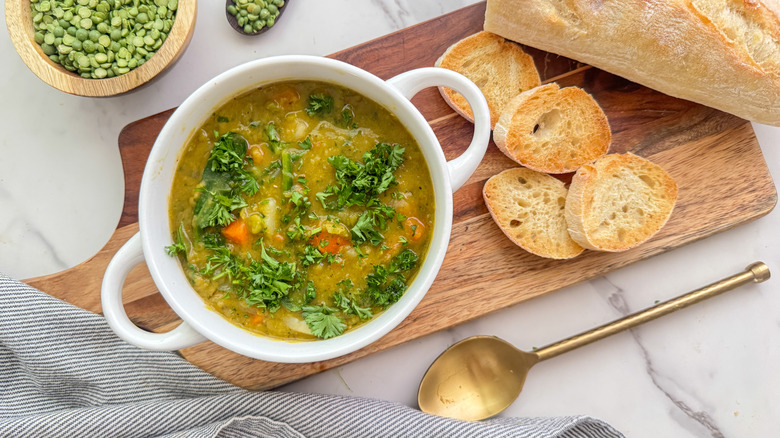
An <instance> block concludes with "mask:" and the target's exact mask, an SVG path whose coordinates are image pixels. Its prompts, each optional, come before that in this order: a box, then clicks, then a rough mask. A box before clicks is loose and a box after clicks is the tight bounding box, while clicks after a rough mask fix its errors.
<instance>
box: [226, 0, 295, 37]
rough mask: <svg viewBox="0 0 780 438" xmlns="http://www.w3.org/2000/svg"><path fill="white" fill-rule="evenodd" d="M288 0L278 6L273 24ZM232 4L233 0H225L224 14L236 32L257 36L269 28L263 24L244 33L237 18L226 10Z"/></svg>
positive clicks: (277, 19)
mask: <svg viewBox="0 0 780 438" xmlns="http://www.w3.org/2000/svg"><path fill="white" fill-rule="evenodd" d="M289 2H290V1H289V0H285V2H284V4H283V5H282V6H281V7H279V14H278V15H277V16H276V19H275V20H274V26H276V23H278V22H279V19H280V18H281V17H282V14H283V13H284V11H285V10H286V9H287V4H288V3H289ZM232 4H234V2H233V0H225V16H226V17H227V21H228V24H230V27H232V28H233V30H235V31H236V32H238V33H240V34H241V35H245V36H258V35H260V34H263V33H265V32H268V31H269V30H270V29H271V28H270V27H268V26H263V27H262V28H260V30H258V31H255V32H252V33H246V32H244V27H243V26H239V24H238V18H237V17H236V16H234V15H232V14H231V13H230V12H228V9H227V8H228V6H230V5H232Z"/></svg>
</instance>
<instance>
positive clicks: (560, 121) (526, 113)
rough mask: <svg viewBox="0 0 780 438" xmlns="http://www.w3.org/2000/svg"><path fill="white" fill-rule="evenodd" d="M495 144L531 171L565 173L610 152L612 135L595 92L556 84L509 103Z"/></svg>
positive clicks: (533, 91) (521, 96) (501, 120)
mask: <svg viewBox="0 0 780 438" xmlns="http://www.w3.org/2000/svg"><path fill="white" fill-rule="evenodd" d="M493 141H494V142H495V143H496V146H498V148H499V149H501V151H502V152H503V153H504V154H506V155H507V156H508V157H509V158H511V159H513V160H514V161H516V162H518V163H520V164H522V165H523V166H525V167H528V168H529V169H534V170H538V171H539V172H545V173H566V172H574V171H575V170H577V169H578V168H579V167H580V166H582V165H583V164H585V163H589V162H591V161H593V160H595V159H596V158H598V157H601V156H603V155H604V154H606V153H607V151H608V150H609V144H610V142H611V141H612V132H611V131H610V128H609V122H608V121H607V116H606V115H605V114H604V111H602V109H601V107H600V106H599V104H598V103H596V101H595V100H594V99H593V97H592V96H591V95H590V94H588V93H587V92H586V91H585V90H583V89H581V88H577V87H566V88H559V87H558V85H557V84H555V83H551V84H547V85H543V86H541V87H537V88H534V89H532V90H528V91H525V92H523V93H521V94H519V95H517V96H516V97H515V98H513V99H512V100H511V101H510V102H509V103H507V105H506V106H505V107H504V111H503V112H502V113H501V116H500V117H499V119H498V123H496V126H495V127H494V129H493Z"/></svg>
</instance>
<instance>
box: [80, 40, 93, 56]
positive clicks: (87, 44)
mask: <svg viewBox="0 0 780 438" xmlns="http://www.w3.org/2000/svg"><path fill="white" fill-rule="evenodd" d="M81 45H82V47H83V48H84V51H85V52H87V53H94V52H95V43H93V42H92V40H85V41H83V42H82V43H81Z"/></svg>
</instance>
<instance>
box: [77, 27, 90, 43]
mask: <svg viewBox="0 0 780 438" xmlns="http://www.w3.org/2000/svg"><path fill="white" fill-rule="evenodd" d="M76 38H77V39H78V40H79V41H81V42H84V41H86V39H87V38H89V32H88V31H86V30H84V29H78V30H76Z"/></svg>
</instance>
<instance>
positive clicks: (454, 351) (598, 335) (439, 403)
mask: <svg viewBox="0 0 780 438" xmlns="http://www.w3.org/2000/svg"><path fill="white" fill-rule="evenodd" d="M769 277H770V273H769V268H768V267H767V265H766V264H764V263H762V262H756V263H753V264H751V265H750V266H748V267H747V268H745V270H744V271H742V272H740V273H738V274H734V275H732V276H730V277H727V278H724V279H723V280H720V281H718V282H715V283H712V284H710V285H708V286H705V287H703V288H700V289H696V290H694V291H692V292H689V293H687V294H685V295H683V296H681V297H678V298H674V299H672V300H669V301H665V302H663V303H661V304H657V305H655V306H653V307H650V308H649V309H646V310H643V311H641V312H637V313H634V314H631V315H628V316H626V317H624V318H621V319H618V320H617V321H614V322H611V323H608V324H605V325H602V326H600V327H597V328H595V329H593V330H590V331H587V332H584V333H581V334H579V335H575V336H572V337H570V338H568V339H564V340H563V341H560V342H556V343H554V344H551V345H548V346H546V347H542V348H540V349H538V350H535V351H534V352H533V353H529V352H525V351H521V350H518V349H517V348H515V347H514V346H512V344H510V343H508V342H506V341H504V340H502V339H499V338H497V337H495V336H473V337H470V338H466V339H463V340H462V341H460V342H457V343H456V344H454V345H452V346H451V347H450V348H448V349H447V350H445V351H444V352H443V353H442V354H441V355H440V356H439V357H438V358H437V359H436V360H435V361H434V362H433V364H431V366H430V368H429V369H428V371H427V372H426V373H425V376H423V379H422V381H421V382H420V389H419V391H418V393H417V403H418V405H419V407H420V410H422V411H423V412H427V413H429V414H434V415H439V416H442V417H450V418H457V419H460V420H481V419H484V418H489V417H492V416H494V415H496V414H498V413H499V412H501V411H503V410H504V409H506V408H508V407H509V405H511V404H512V402H514V401H515V399H516V398H517V396H518V395H520V391H522V389H523V384H524V383H525V379H526V376H527V375H528V371H529V370H530V369H531V367H532V366H534V365H536V363H538V362H541V361H543V360H546V359H550V358H553V357H555V356H558V355H560V354H563V353H566V352H567V351H571V350H573V349H575V348H578V347H581V346H583V345H587V344H590V343H591V342H595V341H598V340H599V339H603V338H606V337H607V336H610V335H613V334H615V333H619V332H622V331H623V330H627V329H629V328H632V327H636V326H638V325H640V324H643V323H645V322H648V321H652V320H654V319H656V318H659V317H661V316H664V315H667V314H669V313H672V312H674V311H675V310H678V309H682V308H684V307H687V306H690V305H692V304H696V303H698V302H700V301H704V300H706V299H707V298H711V297H714V296H716V295H720V294H722V293H724V292H726V291H729V290H732V289H734V288H736V287H739V286H742V285H744V284H747V283H761V282H763V281H766V280H768V279H769Z"/></svg>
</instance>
